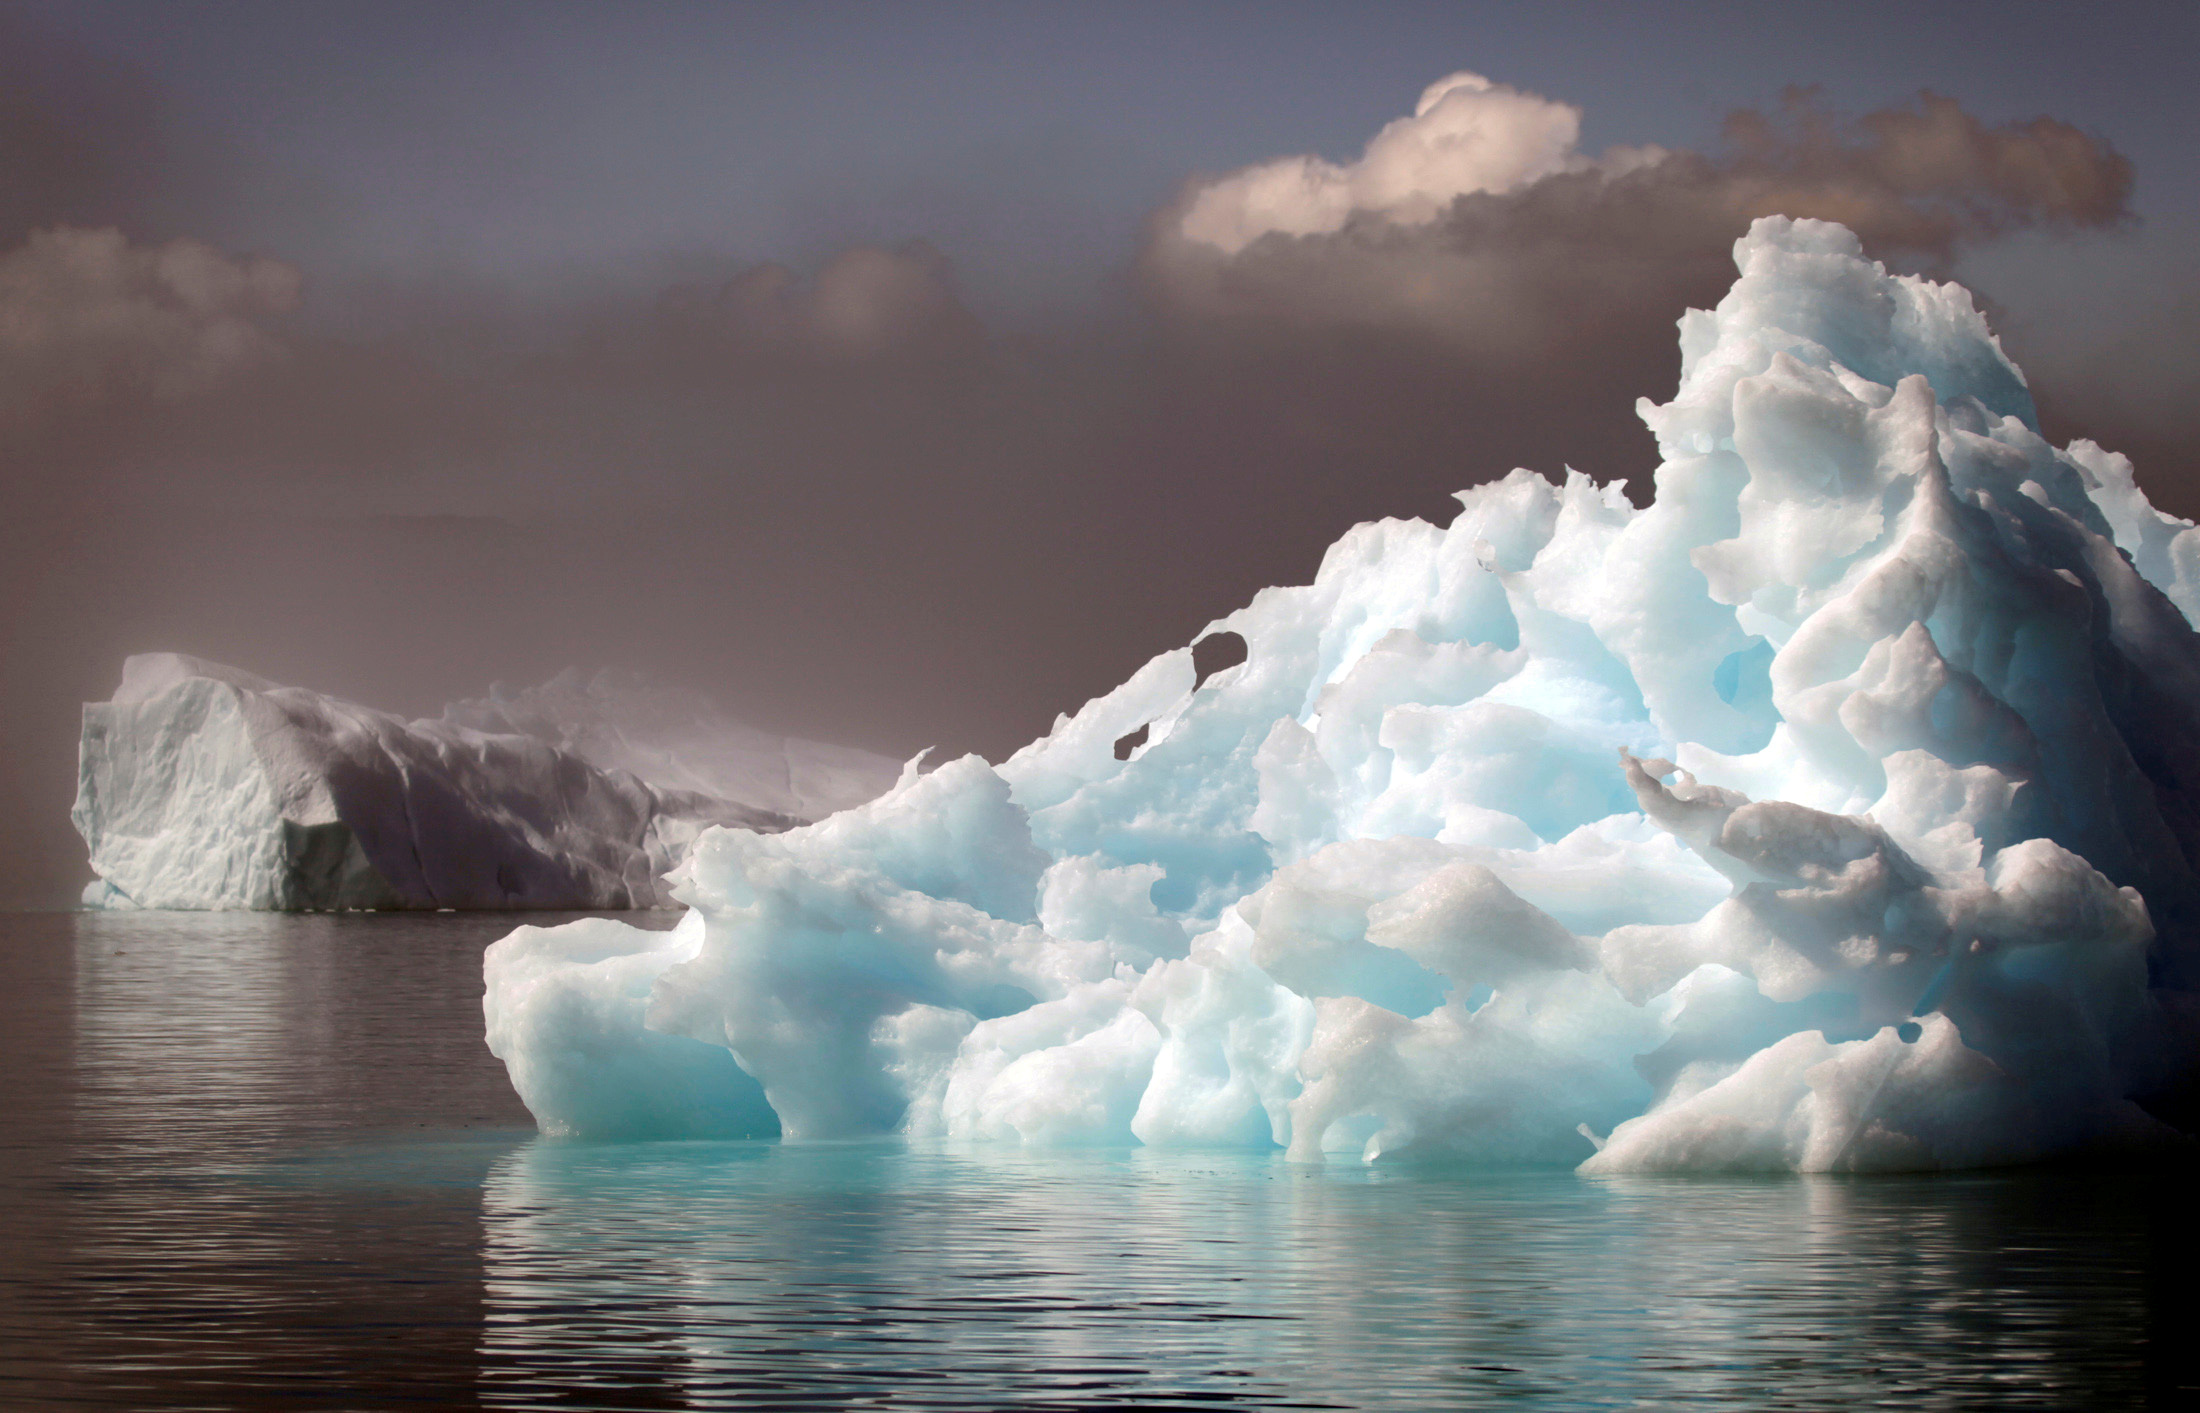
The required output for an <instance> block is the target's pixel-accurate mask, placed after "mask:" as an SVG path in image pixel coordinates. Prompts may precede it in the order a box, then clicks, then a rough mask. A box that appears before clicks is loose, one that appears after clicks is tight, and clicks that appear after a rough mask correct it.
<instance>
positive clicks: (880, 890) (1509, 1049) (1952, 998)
mask: <svg viewBox="0 0 2200 1413" xmlns="http://www.w3.org/2000/svg"><path fill="white" fill-rule="evenodd" d="M1735 259H1736V264H1737V267H1738V269H1739V278H1738V280H1737V281H1736V283H1735V284H1734V286H1733V288H1732V290H1731V291H1730V292H1729V293H1728V295H1727V296H1726V297H1725V299H1723V300H1722V301H1721V302H1720V304H1719V305H1718V307H1717V308H1716V309H1714V310H1710V311H1700V310H1699V311H1691V312H1689V313H1688V314H1687V315H1686V316H1685V317H1684V318H1683V319H1682V320H1681V324H1680V331H1681V349H1682V358H1683V371H1682V377H1681V381H1680V386H1679V391H1678V393H1677V394H1676V396H1675V397H1674V398H1673V400H1672V401H1670V402H1667V403H1664V404H1652V403H1650V402H1648V401H1645V402H1644V403H1642V404H1641V406H1640V411H1641V415H1642V416H1643V418H1644V420H1645V422H1646V423H1647V424H1648V425H1649V427H1650V429H1651V431H1652V432H1653V433H1654V434H1655V436H1656V438H1657V441H1658V446H1659V450H1660V454H1661V456H1662V458H1663V460H1662V464H1661V465H1660V466H1659V468H1658V470H1657V473H1656V483H1655V497H1654V499H1653V500H1652V501H1651V503H1650V504H1649V505H1647V506H1646V507H1643V508H1641V509H1637V508H1635V507H1633V506H1632V505H1630V504H1629V502H1628V501H1627V499H1626V498H1625V497H1624V496H1623V495H1622V494H1621V493H1620V490H1619V489H1618V488H1617V487H1600V486H1598V485H1596V484H1595V483H1593V482H1591V481H1590V480H1589V479H1588V478H1586V477H1584V476H1582V475H1579V474H1577V473H1573V472H1568V474H1567V475H1566V477H1565V479H1564V480H1563V482H1558V483H1554V482H1552V481H1549V480H1546V479H1544V478H1543V477H1540V476H1537V475H1534V474H1531V473H1529V472H1527V471H1516V472H1514V473H1513V474H1512V475H1510V476H1508V477H1506V478H1505V479H1503V480H1501V481H1497V482H1494V483H1491V484H1486V485H1482V486H1478V487H1476V488H1474V489H1473V490H1470V491H1466V492H1463V493H1461V494H1460V496H1459V501H1460V505H1461V509H1460V512H1459V514H1458V515H1457V517H1456V518H1454V519H1453V520H1452V522H1451V524H1450V525H1449V526H1448V527H1444V528H1439V527H1436V526H1433V525H1430V524H1426V523H1423V522H1420V521H1396V520H1389V521H1383V522H1380V523H1371V524H1363V525H1360V526H1358V527H1356V528H1355V529H1353V530H1352V531H1350V532H1349V533H1348V534H1346V535H1345V536H1344V537H1343V538H1342V539H1341V540H1339V541H1338V542H1337V543H1336V544H1335V545H1334V546H1332V547H1331V549H1330V550H1329V552H1328V554H1327V556H1326V557H1325V559H1324V560H1323V563H1322V565H1321V568H1320V571H1319V572H1318V574H1317V575H1316V576H1315V579H1314V581H1313V582H1312V583H1311V584H1308V585H1304V586H1299V587H1290V588H1275V589H1268V590H1264V591H1263V592H1262V593H1260V594H1259V595H1258V596H1256V597H1255V599H1254V600H1253V602H1252V603H1251V604H1249V605H1247V606H1246V607H1244V608H1242V609H1240V610H1238V611H1237V612H1235V613H1233V614H1231V615H1229V616H1228V617H1226V618H1223V619H1219V620H1217V621H1216V622H1215V623H1213V624H1211V625H1210V626H1209V629H1208V630H1207V632H1206V633H1205V634H1203V635H1202V637H1206V636H1209V635H1212V634H1215V633H1222V632H1229V633H1235V634H1238V635H1240V636H1242V638H1243V639H1244V642H1245V644H1246V645H1247V657H1246V660H1245V661H1244V662H1243V663H1242V664H1241V665H1239V666H1236V667H1232V668H1229V669H1227V670H1224V671H1221V672H1218V673H1216V674H1214V675H1213V676H1212V677H1210V678H1208V679H1207V680H1206V681H1204V682H1200V681H1197V680H1196V679H1195V676H1194V670H1193V666H1192V652H1191V650H1190V649H1189V648H1182V649H1177V650H1175V651H1171V652H1167V653H1163V654H1162V655H1161V656H1159V657H1157V658H1155V659H1154V660H1153V661H1152V662H1150V663H1148V664H1147V665H1146V666H1145V667H1144V668H1143V669H1141V670H1140V671H1139V672H1138V673H1137V674H1135V675H1134V676H1133V677H1132V678H1131V679H1130V680H1129V681H1127V682H1125V683H1124V684H1123V685H1122V686H1120V687H1118V688H1116V689H1115V690H1114V691H1112V692H1110V693H1108V694H1107V695H1105V696H1102V697H1100V698H1097V699H1095V700H1094V701H1092V702H1090V703H1088V704H1086V706H1085V707H1084V708H1083V709H1082V710H1080V711H1079V712H1077V713H1076V714H1075V715H1074V716H1069V717H1064V718H1062V719H1060V720H1059V721H1057V723H1056V724H1055V727H1054V729H1053V730H1052V731H1051V732H1050V733H1049V734H1048V735H1047V736H1045V737H1043V738H1042V739H1040V740H1037V741H1034V742H1033V743H1032V744H1030V745H1029V746H1027V747H1025V748H1024V749H1023V750H1021V751H1019V752H1017V753H1016V754H1015V755H1014V756H1013V757H1011V758H1010V759H1009V760H1007V761H1006V762H1004V763H1002V764H1000V765H998V766H994V765H990V764H988V763H987V762H986V761H984V760H981V759H979V758H977V757H974V756H971V757H965V758H963V759H960V760H956V761H951V762H948V763H947V764H945V765H942V766H941V767H939V768H938V769H936V770H933V771H931V772H929V773H923V772H920V771H919V770H918V768H917V766H916V763H914V762H912V763H911V765H910V767H909V768H908V769H907V770H905V771H904V772H903V774H902V776H901V778H900V780H899V782H898V784H896V785H895V787H894V788H893V789H891V790H889V791H887V792H886V793H885V794H884V795H882V796H881V797H879V798H878V799H876V800H874V801H872V802H870V803H868V804H866V805H864V806H862V807H860V808H856V809H852V810H848V811H846V812H844V813H841V814H837V815H835V816H833V817H831V818H829V819H826V820H823V821H821V822H819V823H816V824H813V825H809V826H806V827H803V828H799V829H793V830H789V831H786V832H782V833H776V834H773V833H764V832H760V831H755V830H745V829H716V830H711V831H709V832H708V833H706V834H705V835H704V836H703V837H702V838H701V839H700V840H699V841H698V843H697V846H696V848H695V850H694V852H693V854H692V855H691V856H690V857H689V859H688V860H687V862H686V863H685V864H684V865H682V867H681V868H680V869H679V871H678V872H677V874H676V884H677V886H676V888H675V893H676V895H677V896H678V898H679V899H680V900H681V901H683V902H685V903H686V904H688V906H689V909H690V911H689V912H688V914H687V916H686V917H685V918H684V919H683V921H682V923H681V925H680V927H679V928H678V930H677V931H676V932H673V933H669V934H667V933H658V934H651V933H645V932H641V931H638V930H635V929H632V928H628V927H626V926H624V925H623V924H620V923H617V922H613V921H605V920H594V921H588V922H581V923H575V924H571V925H569V926H567V927H563V928H550V929H543V928H532V927H525V928H521V929H519V930H518V931H516V932H515V933H513V934H512V935H511V936H510V937H508V938H506V939H505V940H503V941H501V942H499V943H497V944H496V945H495V946H493V947H492V948H491V949H490V951H489V953H488V956H487V959H486V963H485V976H486V983H487V989H486V995H485V998H484V1009H485V1015H486V1019H487V1026H488V1039H489V1043H490V1046H491V1048H492V1049H493V1050H494V1051H495V1052H496V1053H497V1054H499V1055H500V1056H502V1057H503V1058H504V1060H505V1061H506V1064H507V1065H508V1066H509V1069H510V1072H511V1076H512V1079H513V1081H514V1084H515V1085H516V1087H517V1088H518V1090H519V1093H520V1095H521V1096H522V1098H524V1099H525V1101H526V1102H527V1104H528V1106H529V1107H530V1108H531V1109H532V1111H533V1112H534V1114H535V1116H536V1118H537V1120H538V1122H539V1123H540V1125H541V1127H542V1129H543V1130H544V1131H545V1132H547V1133H552V1134H580V1135H672V1134H713V1133H757V1132H775V1131H776V1132H781V1133H783V1134H784V1135H785V1136H787V1137H790V1138H797V1139H806V1138H828V1137H839V1136H847V1135H856V1134H866V1133H882V1132H890V1131H899V1132H903V1133H906V1134H910V1135H913V1136H920V1137H937V1138H943V1139H955V1140H1005V1141H1013V1142H1024V1143H1044V1144H1117V1143H1131V1142H1141V1143H1146V1144H1157V1145H1162V1144H1166V1145H1180V1146H1183V1145H1192V1146H1197V1145H1216V1144H1224V1145H1240V1144H1255V1145H1271V1144H1273V1145H1280V1146H1283V1147H1285V1148H1287V1149H1288V1150H1289V1151H1290V1152H1291V1153H1292V1154H1294V1155H1298V1156H1302V1157H1308V1158H1312V1157H1317V1156H1319V1155H1321V1154H1323V1153H1325V1152H1344V1153H1352V1154H1357V1155H1360V1156H1363V1157H1367V1158H1375V1157H1378V1156H1382V1155H1385V1154H1393V1153H1398V1152H1402V1151H1418V1152H1423V1153H1435V1154H1443V1155H1451V1156H1452V1157H1453V1158H1454V1159H1456V1160H1460V1161H1471V1162H1533V1163H1551V1162H1555V1163H1568V1164H1579V1165H1580V1166H1581V1168H1582V1169H1583V1170H1584V1171H1587V1172H1618V1171H1630V1170H1701V1169H1759V1170H1813V1171H1824V1170H1870V1169H1912V1168H1947V1167H1963V1166H1972V1165H1981V1164H1995V1163H2008V1162H2018V1161H2027V1160H2032V1159H2038V1158H2044V1157H2048V1156H2051V1155H2056V1154H2064V1153H2070V1152H2076V1151H2096V1150H2102V1149H2113V1150H2123V1149H2148V1148H2153V1147H2157V1146H2162V1145H2168V1144H2175V1143H2178V1142H2181V1141H2182V1140H2181V1138H2180V1136H2179V1135H2178V1134H2176V1133H2175V1131H2173V1130H2172V1129H2170V1128H2169V1127H2168V1126H2166V1125H2165V1124H2163V1123H2162V1122H2160V1121H2159V1120H2157V1119H2156V1118H2155V1117H2153V1116H2152V1115H2151V1114H2150V1113H2149V1111H2148V1110H2147V1109H2145V1108H2142V1107H2141V1105H2140V1104H2138V1103H2136V1102H2134V1096H2140V1097H2147V1096H2160V1095H2163V1094H2166V1093H2169V1092H2171V1091H2173V1090H2175V1089H2176V1088H2177V1087H2178V1086H2179V1085H2180V1084H2183V1083H2185V1082H2186V1081H2187V1080H2188V1078H2189V1076H2190V1074H2191V1072H2192V1057H2193V1037H2194V1033H2195V1027H2194V1025H2193V1024H2192V1023H2191V1019H2190V1018H2191V1017H2192V1016H2193V1015H2194V1014H2195V1012H2194V1010H2193V997H2192V991H2193V988H2194V987H2195V985H2196V983H2200V892H2196V889H2195V882H2196V880H2195V874H2194V860H2195V858H2196V857H2200V720H2196V716H2200V637H2196V636H2195V634H2194V631H2193V628H2192V624H2191V622H2190V619H2191V616H2192V615H2193V614H2194V612H2195V610H2196V608H2200V600H2196V596H2195V582H2196V580H2195V570H2196V567H2200V563H2196V561H2200V539H2196V538H2195V531H2194V529H2193V528H2192V527H2191V526H2190V525H2188V524H2186V523H2185V522H2182V521H2177V520H2174V519H2172V518H2170V517H2167V516H2164V515H2161V514H2159V513H2158V512H2156V511H2155V510H2154V509H2153V508H2152V507H2151V506H2149V505H2148V504H2147V501H2146V498H2145V496H2144V495H2143V494H2142V493H2141V492H2140V490H2139V489H2138V487H2137V485H2136V483H2135V482H2134V480H2133V478H2132V474H2131V468H2130V465H2129V463H2128V462H2126V461H2125V460H2124V459H2123V458H2121V457H2117V456H2112V455H2109V454H2107V453H2105V452H2103V451H2101V450H2100V449H2099V448H2098V447H2095V446H2092V445H2091V444H2090V443H2083V442H2081V443H2077V444H2074V445H2072V446H2071V447H2069V448H2067V449H2063V450H2058V449H2056V448H2054V447H2053V446H2051V445H2049V444H2048V443H2047V442H2046V441H2044V440H2043V439H2042V437H2041V436H2040V434H2039V431H2038V428H2037V425H2036V421H2035V417H2034V412H2033V406H2032V400H2031V397H2030V394H2029V393H2028V391H2027V390H2026V387H2025V383H2024V379H2023V377H2022V375H2021V374H2020V373H2019V372H2018V370H2017V369H2016V367H2015V366H2014V365H2013V364H2012V363H2011V362H2010V360H2009V359H2008V358H2007V357H2006V356H2005V355H2004V353H2003V351H2002V349H2001V347H2000V345H1999V343H1998V342H1997V341H1996V340H1995V338H1994V336H1993V334H1992V333H1991V332H1990V331H1989V329H1988V328H1987V326H1986V323H1985V321H1984V319H1983V318H1982V317H1981V316H1980V314H1979V313H1978V311H1977V309H1976V308H1975V307H1974V305H1973V303H1972V300H1971V298H1970V296H1969V294H1968V293H1967V292H1966V291H1964V290H1963V289H1961V288H1960V287H1958V286H1955V285H1951V284H1936V283H1933V282H1930V281H1927V280H1923V279H1918V278H1913V277H1906V276H1895V275H1890V274H1889V273H1888V272H1887V271H1886V270H1885V269H1884V268H1883V267H1881V266H1879V265H1877V264H1875V263H1873V262H1871V261H1869V260H1867V259H1866V258H1865V257H1864V255H1863V253H1862V250H1861V248H1860V246H1859V245H1858V243H1857V241H1856V239H1855V237H1854V236H1853V235H1852V234H1851V233H1850V232H1849V231H1847V230H1846V229H1844V228H1842V227H1840V226H1838V225H1833V224H1829V223H1825V222H1817V221H1801V220H1789V219H1785V218H1768V219H1765V220H1761V221H1758V222H1757V223H1756V224H1755V225H1754V226H1753V227H1752V228H1751V230H1750V232H1749V234H1748V235H1747V236H1746V237H1744V238H1743V239H1741V240H1740V241H1738V242H1737V244H1736V246H1735ZM1141 728H1143V729H1144V732H1145V736H1144V740H1143V742H1142V743H1140V744H1135V745H1131V746H1129V747H1128V748H1127V749H1126V751H1125V752H1124V754H1125V755H1127V759H1118V758H1117V755H1118V752H1117V749H1116V744H1117V742H1119V741H1122V740H1124V739H1125V738H1131V739H1133V740H1135V739H1136V737H1135V733H1136V732H1138V731H1139V730H1140V729H1141ZM2156 1107H2158V1108H2159V1107H2160V1106H2159V1105H2157V1106H2156Z"/></svg>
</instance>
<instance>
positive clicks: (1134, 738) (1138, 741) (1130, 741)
mask: <svg viewBox="0 0 2200 1413" xmlns="http://www.w3.org/2000/svg"><path fill="white" fill-rule="evenodd" d="M1151 727H1152V723H1151V722H1148V723H1147V724H1146V725H1145V726H1141V727H1139V728H1138V729H1137V730H1136V731H1132V732H1129V733H1127V734H1125V735H1121V736H1118V737H1116V738H1115V758H1116V759H1117V760H1129V759H1130V758H1131V752H1132V751H1135V750H1137V749H1138V748H1139V747H1140V746H1143V745H1145V744H1146V733H1147V731H1148V730H1150V729H1151Z"/></svg>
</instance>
